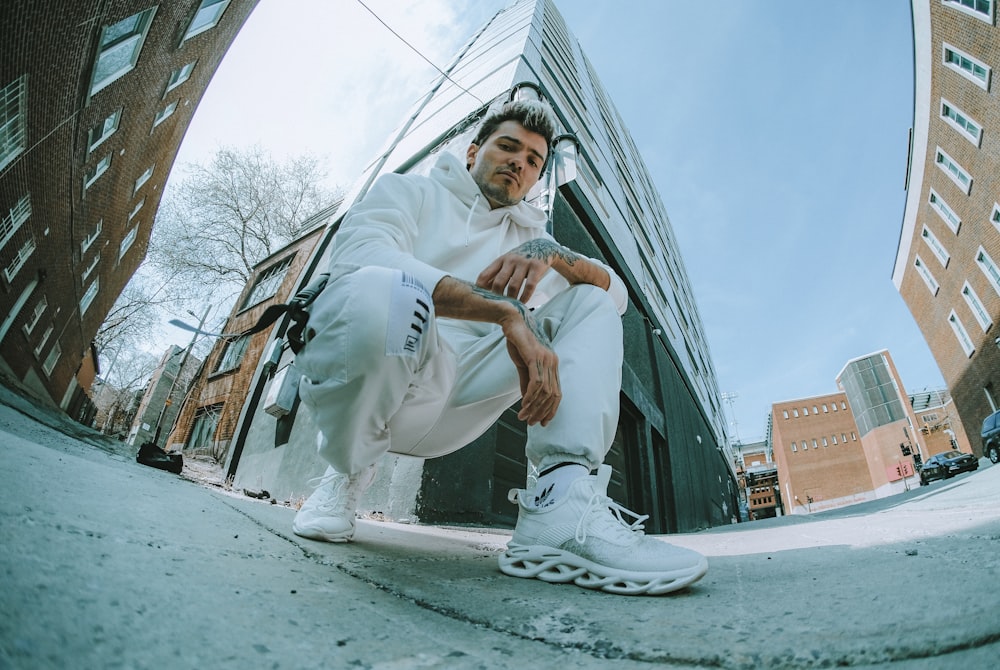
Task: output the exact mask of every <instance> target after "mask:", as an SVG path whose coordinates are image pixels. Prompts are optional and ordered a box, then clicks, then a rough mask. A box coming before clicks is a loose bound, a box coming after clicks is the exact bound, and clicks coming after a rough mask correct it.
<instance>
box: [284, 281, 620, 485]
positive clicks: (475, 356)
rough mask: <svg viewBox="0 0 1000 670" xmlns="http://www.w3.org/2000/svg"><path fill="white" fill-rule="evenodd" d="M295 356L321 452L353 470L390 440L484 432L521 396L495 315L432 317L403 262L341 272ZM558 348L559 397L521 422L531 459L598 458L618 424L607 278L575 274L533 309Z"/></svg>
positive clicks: (431, 441)
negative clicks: (543, 414)
mask: <svg viewBox="0 0 1000 670" xmlns="http://www.w3.org/2000/svg"><path fill="white" fill-rule="evenodd" d="M310 311H311V314H310V318H309V328H308V332H307V338H308V339H307V342H308V344H307V346H306V347H305V349H304V350H303V351H302V352H301V353H300V354H299V355H298V357H297V358H296V361H295V365H296V367H297V368H299V370H301V371H302V373H303V374H304V375H305V376H304V378H303V379H302V382H301V384H300V386H299V394H300V396H301V398H302V402H303V403H305V404H306V405H307V406H308V407H309V408H310V410H311V411H312V413H313V416H314V419H315V421H316V423H317V425H318V427H319V436H318V440H317V441H318V446H319V453H320V456H321V457H322V458H323V459H325V460H326V461H327V462H329V463H330V464H331V465H332V466H333V467H334V468H335V469H337V470H338V471H340V472H344V473H355V472H358V471H360V470H361V469H363V468H364V467H366V466H368V465H371V464H372V463H374V462H375V461H377V460H378V458H379V457H380V456H382V455H383V454H384V453H386V452H388V451H391V452H393V453H399V454H410V455H414V456H421V457H424V458H430V457H434V456H443V455H444V454H448V453H451V452H453V451H457V450H458V449H461V448H462V447H464V446H465V445H467V444H468V443H469V442H471V441H472V440H474V439H476V438H477V437H479V436H480V435H482V434H483V433H484V432H485V431H486V429H487V428H489V427H490V426H491V425H492V424H493V423H494V422H495V421H496V420H497V419H498V418H499V417H500V415H501V414H502V413H503V412H504V411H505V410H506V409H507V408H508V407H510V406H511V405H513V404H514V403H515V402H517V400H519V399H520V397H521V392H520V386H519V382H518V376H517V370H516V369H515V367H514V364H513V363H512V362H511V360H510V357H509V355H508V354H507V346H506V341H505V340H504V338H503V335H502V333H501V331H500V328H499V327H498V326H495V325H493V324H487V323H474V322H467V321H456V320H453V319H436V318H435V316H434V311H433V303H432V302H431V299H430V296H429V295H428V293H427V290H426V289H425V288H424V287H423V286H422V285H420V284H419V282H416V281H415V280H412V279H409V278H407V277H404V275H403V273H402V272H400V271H399V270H392V269H387V268H381V267H366V268H362V269H360V270H357V271H354V272H352V273H350V274H348V275H345V276H342V277H340V278H338V279H337V280H336V281H335V282H333V283H331V284H330V285H328V286H327V287H326V290H324V291H323V292H322V293H321V294H320V296H319V297H318V298H317V299H316V302H315V303H314V304H313V306H312V308H311V310H310ZM534 315H535V319H536V320H537V321H538V324H539V326H540V327H541V328H542V329H543V330H544V331H545V332H546V333H547V334H548V336H549V338H550V339H551V341H552V346H553V349H554V350H555V352H556V354H557V355H558V356H559V379H560V383H561V387H562V394H563V396H562V401H561V403H560V405H559V409H558V410H557V412H556V415H555V417H554V418H553V419H552V421H550V422H549V425H548V426H545V427H542V426H541V425H540V424H536V425H534V426H529V427H528V431H527V433H528V440H527V447H526V451H527V454H526V455H527V458H528V462H529V464H530V465H533V466H534V467H536V468H538V469H539V470H542V469H545V468H546V467H549V466H550V465H555V464H557V463H563V462H572V463H580V464H582V465H585V466H586V467H588V468H591V469H593V468H596V467H597V466H598V465H600V464H601V462H603V460H604V456H605V454H606V453H607V450H608V449H609V448H610V446H611V441H612V439H613V438H614V435H615V430H616V428H617V425H618V409H619V391H620V388H621V368H622V356H623V344H622V322H621V317H620V316H619V314H618V311H617V309H616V308H615V305H614V303H613V302H612V300H611V298H610V297H609V296H608V294H607V292H605V291H604V290H603V289H601V288H599V287H596V286H590V285H577V286H573V287H571V288H570V289H568V290H566V291H564V292H563V293H561V294H559V295H557V296H556V297H555V298H553V299H552V300H550V301H549V302H548V303H546V304H545V305H544V306H542V307H539V308H538V309H536V310H535V312H534Z"/></svg>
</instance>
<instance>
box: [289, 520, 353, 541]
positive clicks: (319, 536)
mask: <svg viewBox="0 0 1000 670" xmlns="http://www.w3.org/2000/svg"><path fill="white" fill-rule="evenodd" d="M292 532H293V533H295V534H296V535H298V536H299V537H304V538H306V539H307V540H317V541H319V542H334V543H338V542H350V541H352V540H353V539H354V530H353V529H352V530H349V531H343V532H340V533H324V532H323V531H321V530H317V529H315V528H299V527H298V526H296V525H295V524H294V523H293V524H292Z"/></svg>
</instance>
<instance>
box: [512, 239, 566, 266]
mask: <svg viewBox="0 0 1000 670" xmlns="http://www.w3.org/2000/svg"><path fill="white" fill-rule="evenodd" d="M514 252H515V253H518V254H521V255H522V256H524V257H525V258H544V259H545V260H548V259H550V258H552V257H553V256H556V257H558V258H559V259H560V260H562V262H564V263H565V264H566V265H573V264H574V263H576V261H577V259H578V258H579V256H578V255H577V254H575V253H573V252H572V251H570V250H569V249H567V248H566V247H564V246H561V245H559V244H556V243H555V242H553V241H551V240H546V239H544V238H538V239H536V240H528V241H527V242H525V243H524V244H522V245H521V246H519V247H517V248H516V249H514Z"/></svg>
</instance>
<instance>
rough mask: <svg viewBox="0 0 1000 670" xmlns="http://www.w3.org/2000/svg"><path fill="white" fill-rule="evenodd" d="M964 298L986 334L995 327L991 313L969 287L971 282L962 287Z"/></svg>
mask: <svg viewBox="0 0 1000 670" xmlns="http://www.w3.org/2000/svg"><path fill="white" fill-rule="evenodd" d="M962 297H963V298H965V302H966V304H968V305H969V309H971V310H972V315H973V316H974V317H976V321H977V322H978V323H979V327H980V328H982V329H983V332H984V333H985V332H986V331H987V330H989V329H990V326H992V325H993V318H992V317H990V314H989V312H987V311H986V308H985V307H983V301H982V300H980V299H979V296H978V295H976V292H975V290H973V288H972V286H970V285H969V282H965V284H964V285H963V286H962Z"/></svg>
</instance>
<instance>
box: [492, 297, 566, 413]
mask: <svg viewBox="0 0 1000 670" xmlns="http://www.w3.org/2000/svg"><path fill="white" fill-rule="evenodd" d="M518 307H519V308H520V314H519V315H516V316H512V317H510V318H509V319H504V320H503V321H501V322H500V327H501V328H502V329H503V334H504V337H505V338H506V339H507V353H508V355H509V356H510V359H511V360H512V361H513V362H514V367H515V368H517V375H518V378H519V379H520V383H521V411H520V412H518V415H517V418H519V419H521V420H522V421H526V422H527V423H528V425H534V424H536V423H541V424H542V425H543V426H547V425H548V423H549V421H551V420H552V417H554V416H555V415H556V410H557V409H559V402H560V401H561V400H562V387H561V386H560V384H559V356H557V355H556V352H555V351H553V350H552V345H551V343H550V342H549V338H548V336H547V335H546V334H545V333H544V332H543V331H542V330H541V329H540V328H539V327H538V324H537V323H536V322H535V317H534V316H532V314H531V312H529V311H528V310H527V309H526V308H525V307H524V306H523V305H521V304H518Z"/></svg>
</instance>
